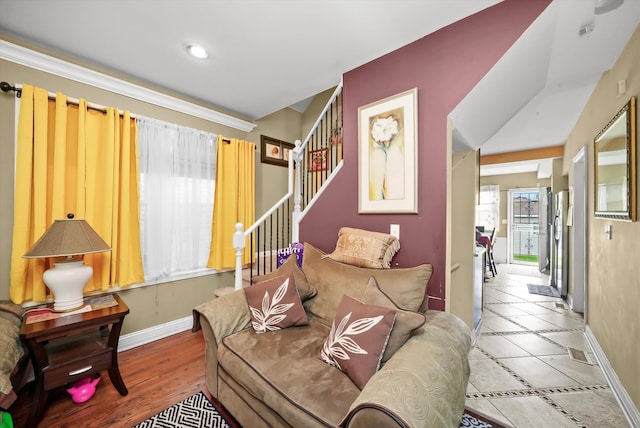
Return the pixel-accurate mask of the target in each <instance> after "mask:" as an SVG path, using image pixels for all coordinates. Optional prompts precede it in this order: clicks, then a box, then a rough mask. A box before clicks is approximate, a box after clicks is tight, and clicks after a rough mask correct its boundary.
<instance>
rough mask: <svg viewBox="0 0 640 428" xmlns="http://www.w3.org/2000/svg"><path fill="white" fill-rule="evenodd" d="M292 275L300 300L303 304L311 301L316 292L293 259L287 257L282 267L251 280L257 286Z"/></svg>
mask: <svg viewBox="0 0 640 428" xmlns="http://www.w3.org/2000/svg"><path fill="white" fill-rule="evenodd" d="M287 275H293V280H294V282H295V285H296V289H297V290H298V294H299V295H300V299H301V300H302V301H303V302H304V301H305V300H308V299H311V298H312V297H314V296H315V295H316V294H317V293H318V290H316V289H315V288H313V287H311V286H310V285H309V282H308V281H307V277H306V276H305V274H304V272H302V270H301V269H300V267H299V266H298V264H297V260H296V258H295V257H288V258H287V259H286V260H285V261H284V263H283V264H282V266H280V267H279V268H278V270H274V271H273V272H270V273H268V274H266V275H259V276H254V277H253V278H252V279H251V282H252V283H253V284H257V283H259V282H263V281H266V280H268V279H271V278H276V277H278V276H287Z"/></svg>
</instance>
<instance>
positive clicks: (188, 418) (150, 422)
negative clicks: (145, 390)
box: [133, 391, 236, 428]
mask: <svg viewBox="0 0 640 428" xmlns="http://www.w3.org/2000/svg"><path fill="white" fill-rule="evenodd" d="M234 426H236V425H232V424H231V423H230V422H229V421H227V420H226V419H225V418H224V417H223V416H222V415H221V414H220V412H218V409H216V407H215V406H214V405H213V403H211V401H209V399H208V398H207V396H206V395H204V393H203V392H202V391H200V392H198V393H197V394H194V395H192V396H191V397H188V398H187V399H185V400H183V401H181V402H179V403H178V404H174V405H173V406H171V407H169V408H168V409H165V410H163V411H162V412H160V413H158V414H157V415H155V416H153V417H151V418H149V419H147V420H145V421H142V422H140V423H139V424H137V425H134V427H133V428H151V427H154V428H160V427H162V428H191V427H193V428H201V427H214V428H232V427H234Z"/></svg>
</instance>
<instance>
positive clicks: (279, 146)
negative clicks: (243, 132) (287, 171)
mask: <svg viewBox="0 0 640 428" xmlns="http://www.w3.org/2000/svg"><path fill="white" fill-rule="evenodd" d="M294 148H295V145H293V144H292V143H287V142H286V141H282V140H277V139H275V138H271V137H267V136H266V135H261V136H260V150H261V151H260V161H261V162H262V163H270V164H272V165H279V166H285V167H286V166H288V165H289V155H290V153H291V150H293V149H294Z"/></svg>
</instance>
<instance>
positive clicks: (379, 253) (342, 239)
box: [303, 227, 400, 269]
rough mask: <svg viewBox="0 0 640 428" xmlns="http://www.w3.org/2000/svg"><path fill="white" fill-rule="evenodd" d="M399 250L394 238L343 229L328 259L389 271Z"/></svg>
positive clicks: (377, 233)
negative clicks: (392, 260)
mask: <svg viewBox="0 0 640 428" xmlns="http://www.w3.org/2000/svg"><path fill="white" fill-rule="evenodd" d="M399 249H400V241H399V240H398V238H396V237H395V236H392V235H388V234H386V233H379V232H371V231H368V230H362V229H353V228H351V227H343V228H341V229H340V232H339V233H338V242H337V243H336V249H335V250H334V251H333V253H331V254H329V257H331V258H332V259H333V260H335V261H337V262H341V263H347V264H350V265H354V266H360V267H367V268H376V269H389V268H390V267H391V259H392V258H393V256H394V255H395V254H396V253H397V252H398V250H399ZM303 260H304V259H303Z"/></svg>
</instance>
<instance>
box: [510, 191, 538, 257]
mask: <svg viewBox="0 0 640 428" xmlns="http://www.w3.org/2000/svg"><path fill="white" fill-rule="evenodd" d="M527 192H529V193H533V192H537V193H538V200H540V188H539V187H527V188H522V189H509V190H508V191H507V263H513V264H521V265H532V266H533V263H527V262H521V261H518V262H516V261H514V260H513V194H514V193H527Z"/></svg>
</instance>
